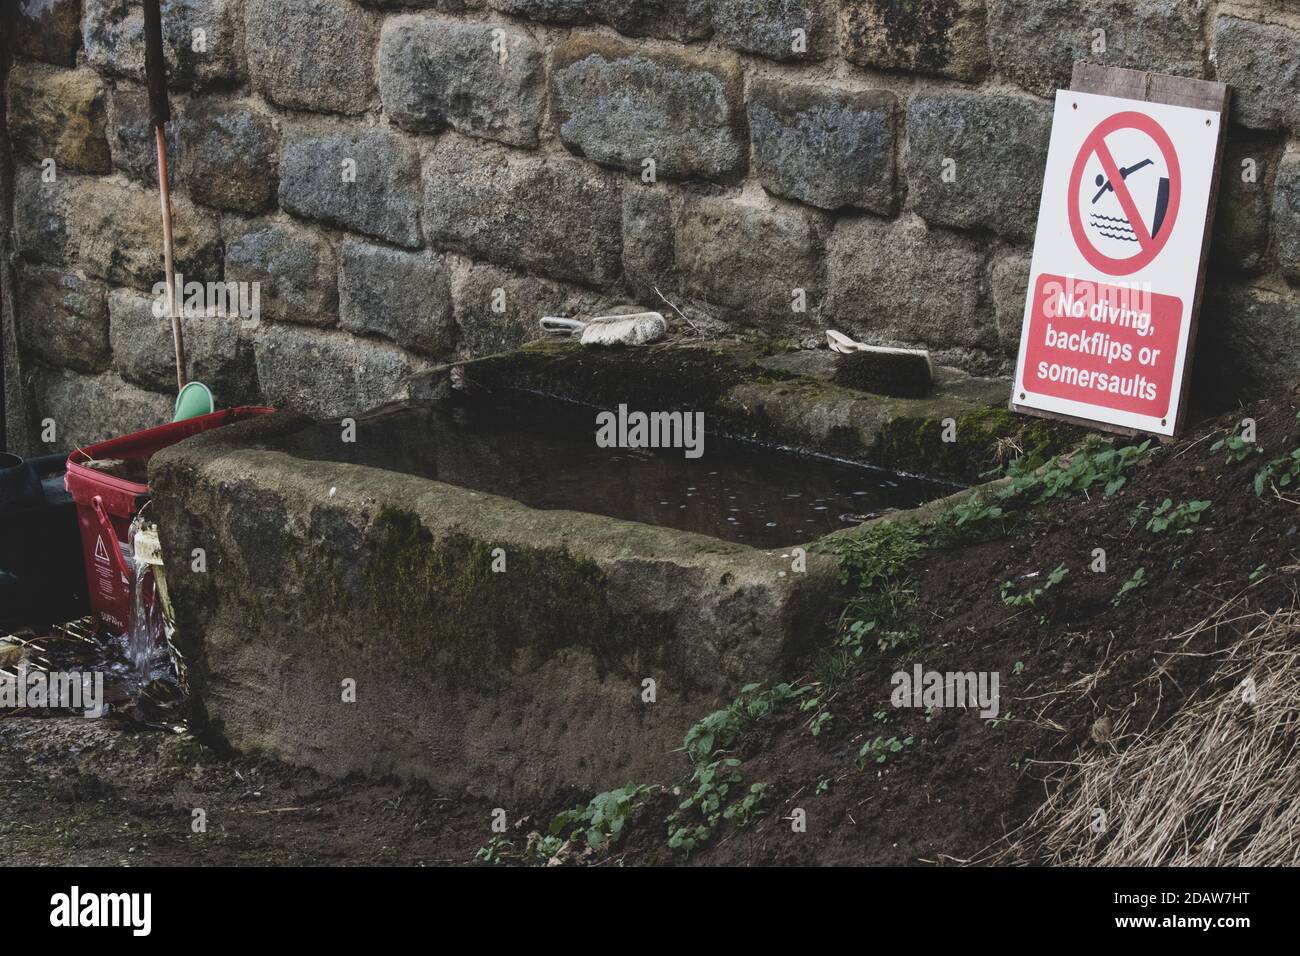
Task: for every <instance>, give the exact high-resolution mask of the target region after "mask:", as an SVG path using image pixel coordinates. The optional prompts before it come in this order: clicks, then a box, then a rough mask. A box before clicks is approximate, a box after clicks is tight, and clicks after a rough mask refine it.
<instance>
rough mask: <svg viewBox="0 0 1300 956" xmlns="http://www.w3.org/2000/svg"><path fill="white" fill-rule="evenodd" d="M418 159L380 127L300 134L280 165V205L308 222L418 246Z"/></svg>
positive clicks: (288, 142) (293, 135)
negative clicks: (309, 220) (308, 220)
mask: <svg viewBox="0 0 1300 956" xmlns="http://www.w3.org/2000/svg"><path fill="white" fill-rule="evenodd" d="M419 182H420V158H419V155H418V153H417V152H416V149H415V145H414V144H413V143H412V142H411V141H410V140H409V139H407V138H406V137H404V136H402V135H401V134H399V133H394V132H392V131H391V130H388V129H384V128H383V127H377V126H375V127H366V128H354V129H325V130H311V129H298V130H294V131H292V132H290V133H289V134H288V135H287V137H286V139H285V142H284V145H283V147H282V155H281V161H280V205H281V207H283V208H284V209H287V210H289V211H290V212H293V213H296V214H298V215H300V216H305V217H306V218H308V219H319V220H321V221H322V222H328V223H331V224H333V225H336V226H341V227H342V228H344V229H351V230H352V231H354V232H360V233H364V234H365V235H368V236H374V237H375V238H377V239H386V240H388V241H389V242H392V243H396V244H397V245H400V246H418V245H420V212H419V196H420V186H419Z"/></svg>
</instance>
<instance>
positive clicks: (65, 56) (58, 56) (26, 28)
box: [14, 0, 81, 66]
mask: <svg viewBox="0 0 1300 956" xmlns="http://www.w3.org/2000/svg"><path fill="white" fill-rule="evenodd" d="M80 46H81V0H18V13H17V16H16V18H15V23H14V50H15V51H16V52H18V53H19V54H21V55H22V56H25V57H28V58H30V59H33V60H41V61H43V62H45V63H53V64H54V65H55V66H74V65H75V64H76V62H77V50H78V48H80Z"/></svg>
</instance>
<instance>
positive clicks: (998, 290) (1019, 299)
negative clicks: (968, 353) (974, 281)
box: [989, 252, 1030, 355]
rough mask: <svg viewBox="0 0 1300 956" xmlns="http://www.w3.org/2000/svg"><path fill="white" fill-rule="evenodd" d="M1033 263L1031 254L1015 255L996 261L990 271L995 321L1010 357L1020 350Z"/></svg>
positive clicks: (1015, 253) (1004, 347)
mask: <svg viewBox="0 0 1300 956" xmlns="http://www.w3.org/2000/svg"><path fill="white" fill-rule="evenodd" d="M1029 260H1030V257H1029V254H1028V253H1023V252H1012V253H1008V254H1007V255H1004V256H1002V257H1000V258H998V259H996V260H995V261H994V263H993V266H992V268H991V269H990V280H991V281H990V283H989V286H990V293H991V294H992V297H993V320H994V322H995V323H996V324H997V333H998V341H999V343H1001V346H1002V351H1003V352H1004V353H1005V354H1008V355H1014V354H1016V352H1017V351H1018V350H1019V349H1020V330H1021V328H1022V327H1023V326H1024V322H1025V300H1026V299H1027V298H1028V296H1029Z"/></svg>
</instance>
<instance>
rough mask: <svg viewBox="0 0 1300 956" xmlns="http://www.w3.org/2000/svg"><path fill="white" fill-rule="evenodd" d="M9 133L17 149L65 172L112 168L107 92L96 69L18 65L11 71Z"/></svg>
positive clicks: (9, 83)
mask: <svg viewBox="0 0 1300 956" xmlns="http://www.w3.org/2000/svg"><path fill="white" fill-rule="evenodd" d="M8 94H9V114H8V117H9V135H10V137H11V139H12V141H13V143H14V145H15V146H16V147H17V148H18V151H19V152H20V153H22V154H23V155H25V156H28V157H30V158H31V159H34V160H36V161H37V162H40V161H42V160H45V159H47V158H48V159H53V160H54V162H55V164H56V165H57V166H58V168H59V169H60V170H64V169H75V170H79V171H81V172H86V173H106V172H108V171H109V169H111V168H112V161H111V157H110V154H109V149H108V136H107V134H106V133H105V127H106V126H107V123H108V89H107V87H106V86H105V85H104V82H103V80H101V79H100V78H99V76H98V75H96V74H95V73H94V71H92V70H61V69H59V68H57V67H53V66H46V65H44V64H36V63H15V64H14V66H13V68H12V69H11V70H10V71H9V82H8Z"/></svg>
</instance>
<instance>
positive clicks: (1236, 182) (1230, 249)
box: [1210, 127, 1281, 272]
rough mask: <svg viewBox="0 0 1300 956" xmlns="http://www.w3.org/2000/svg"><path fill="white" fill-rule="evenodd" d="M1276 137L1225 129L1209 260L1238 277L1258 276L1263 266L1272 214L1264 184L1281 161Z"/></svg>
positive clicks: (1272, 178)
mask: <svg viewBox="0 0 1300 956" xmlns="http://www.w3.org/2000/svg"><path fill="white" fill-rule="evenodd" d="M1280 153H1281V150H1280V148H1279V141H1278V137H1277V136H1276V135H1274V134H1271V133H1252V132H1250V131H1249V130H1245V129H1242V128H1240V127H1234V128H1232V129H1229V130H1228V141H1227V144H1226V145H1225V147H1224V151H1223V167H1222V173H1221V175H1220V177H1219V204H1218V207H1217V208H1216V209H1215V213H1214V235H1213V237H1212V239H1211V241H1210V261H1211V262H1212V263H1213V264H1214V265H1215V266H1216V267H1222V268H1226V269H1231V270H1234V271H1237V272H1259V271H1261V270H1262V269H1264V268H1265V267H1266V265H1267V254H1268V227H1269V218H1270V216H1271V209H1270V203H1269V184H1270V183H1272V182H1273V180H1274V177H1275V174H1276V172H1277V163H1278V159H1279V158H1280Z"/></svg>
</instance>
